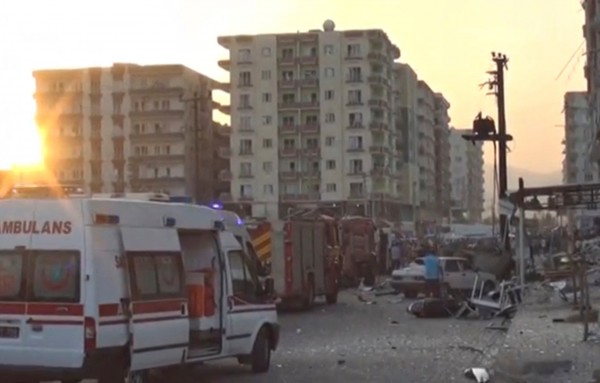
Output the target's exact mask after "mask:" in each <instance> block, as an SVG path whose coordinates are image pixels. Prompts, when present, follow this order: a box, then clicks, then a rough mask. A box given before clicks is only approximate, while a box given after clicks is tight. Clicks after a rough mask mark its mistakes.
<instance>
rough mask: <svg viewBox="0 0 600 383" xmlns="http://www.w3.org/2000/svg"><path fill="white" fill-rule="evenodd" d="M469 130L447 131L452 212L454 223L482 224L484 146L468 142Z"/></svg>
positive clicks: (479, 143) (480, 143)
mask: <svg viewBox="0 0 600 383" xmlns="http://www.w3.org/2000/svg"><path fill="white" fill-rule="evenodd" d="M471 133H472V131H471V130H470V129H454V128H452V129H450V134H449V142H450V179H451V181H450V183H451V190H452V192H451V201H452V202H451V205H452V207H451V211H452V221H454V222H465V221H466V222H472V223H476V222H481V218H482V214H483V211H484V200H485V193H484V184H485V179H484V167H483V165H484V161H483V143H482V142H476V143H475V145H473V143H472V142H468V141H466V140H464V139H463V137H462V135H463V134H471Z"/></svg>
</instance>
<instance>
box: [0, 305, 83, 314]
mask: <svg viewBox="0 0 600 383" xmlns="http://www.w3.org/2000/svg"><path fill="white" fill-rule="evenodd" d="M0 314H5V315H44V316H50V315H51V316H83V305H80V304H68V303H67V304H64V303H6V302H5V303H0Z"/></svg>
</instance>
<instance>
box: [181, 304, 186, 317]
mask: <svg viewBox="0 0 600 383" xmlns="http://www.w3.org/2000/svg"><path fill="white" fill-rule="evenodd" d="M181 315H185V303H182V304H181Z"/></svg>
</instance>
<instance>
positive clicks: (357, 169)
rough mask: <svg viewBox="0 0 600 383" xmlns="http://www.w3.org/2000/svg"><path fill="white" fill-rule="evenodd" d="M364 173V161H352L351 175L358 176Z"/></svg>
mask: <svg viewBox="0 0 600 383" xmlns="http://www.w3.org/2000/svg"><path fill="white" fill-rule="evenodd" d="M362 172H363V162H362V160H350V173H351V174H358V173H362Z"/></svg>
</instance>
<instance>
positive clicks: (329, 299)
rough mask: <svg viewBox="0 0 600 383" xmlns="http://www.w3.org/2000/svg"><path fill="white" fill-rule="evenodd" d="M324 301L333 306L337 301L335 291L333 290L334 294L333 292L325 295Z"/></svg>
mask: <svg viewBox="0 0 600 383" xmlns="http://www.w3.org/2000/svg"><path fill="white" fill-rule="evenodd" d="M325 300H326V301H327V304H328V305H334V304H336V303H337V300H338V292H337V289H336V290H335V292H333V293H331V294H327V295H325Z"/></svg>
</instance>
